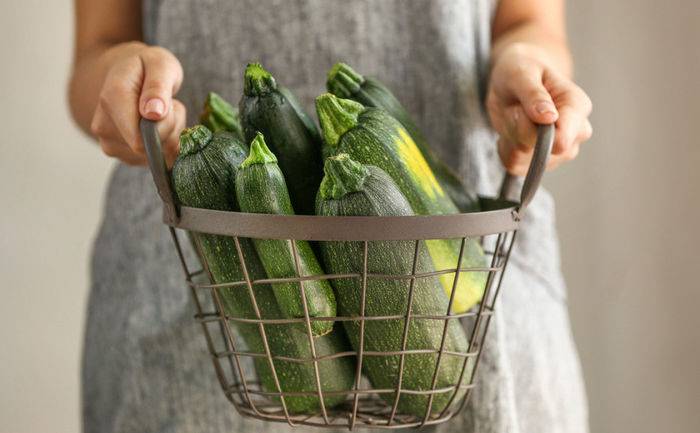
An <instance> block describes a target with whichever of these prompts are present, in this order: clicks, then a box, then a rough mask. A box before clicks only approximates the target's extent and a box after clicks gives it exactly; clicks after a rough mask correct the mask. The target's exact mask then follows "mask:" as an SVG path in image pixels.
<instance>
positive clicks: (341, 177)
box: [319, 153, 369, 200]
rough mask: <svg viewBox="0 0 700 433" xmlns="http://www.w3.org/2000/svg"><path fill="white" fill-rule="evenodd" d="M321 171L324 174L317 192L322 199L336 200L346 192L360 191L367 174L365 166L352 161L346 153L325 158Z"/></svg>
mask: <svg viewBox="0 0 700 433" xmlns="http://www.w3.org/2000/svg"><path fill="white" fill-rule="evenodd" d="M323 172H324V173H325V174H326V175H325V176H324V178H323V180H322V181H321V187H320V188H319V194H321V198H322V199H324V200H329V199H333V200H338V199H340V198H342V197H344V196H345V195H346V194H350V193H352V192H357V191H361V190H362V187H363V186H364V184H365V180H366V179H367V176H368V175H369V170H367V167H365V166H364V165H362V164H360V163H359V162H357V161H354V160H353V159H352V158H350V156H349V155H348V154H347V153H341V154H338V155H336V156H332V157H330V158H328V159H326V163H325V165H324V166H323Z"/></svg>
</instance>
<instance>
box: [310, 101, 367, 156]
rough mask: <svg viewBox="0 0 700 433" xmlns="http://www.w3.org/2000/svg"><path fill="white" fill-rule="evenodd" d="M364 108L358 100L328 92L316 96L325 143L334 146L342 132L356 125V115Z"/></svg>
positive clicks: (317, 110)
mask: <svg viewBox="0 0 700 433" xmlns="http://www.w3.org/2000/svg"><path fill="white" fill-rule="evenodd" d="M364 109H365V107H364V106H363V105H362V104H360V103H359V102H355V101H351V100H350V99H340V98H338V97H336V96H335V95H332V94H330V93H324V94H323V95H321V96H319V97H318V98H316V112H317V114H318V120H319V122H320V123H321V129H322V130H323V140H324V141H325V142H326V144H327V145H328V146H331V147H335V146H336V145H337V144H338V142H339V141H340V137H342V136H343V134H345V133H346V132H347V131H349V130H350V129H352V128H354V127H355V126H357V123H358V117H359V115H360V113H362V112H363V111H364Z"/></svg>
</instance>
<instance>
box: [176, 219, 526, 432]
mask: <svg viewBox="0 0 700 433" xmlns="http://www.w3.org/2000/svg"><path fill="white" fill-rule="evenodd" d="M170 232H171V236H172V238H173V241H174V245H175V247H176V250H177V253H178V257H179V258H180V262H181V264H182V267H183V270H184V273H185V277H186V281H187V285H188V286H189V287H190V289H191V292H192V295H193V297H194V299H195V307H196V309H197V313H196V315H195V319H196V320H197V321H198V322H199V323H200V324H201V326H202V329H203V330H204V334H205V338H206V342H207V346H208V350H209V352H210V354H211V355H212V360H213V362H214V366H215V371H216V374H217V377H218V379H219V382H220V384H221V386H222V389H223V391H224V393H225V395H226V397H227V398H228V399H229V400H230V401H231V402H232V403H233V405H234V406H235V407H236V409H237V410H238V411H239V412H240V413H242V414H244V415H248V416H252V417H255V418H258V419H261V420H268V421H278V422H286V423H287V424H289V425H290V426H299V425H305V426H316V427H328V426H334V427H347V428H349V429H354V428H355V427H357V426H361V427H371V428H410V427H423V426H428V425H434V424H440V423H442V422H445V421H447V420H449V419H450V418H452V417H453V416H454V415H455V414H457V413H459V412H460V411H461V410H462V408H463V407H464V406H465V404H466V403H467V402H468V400H469V397H470V395H471V391H472V389H473V388H474V386H475V384H474V374H475V372H476V369H477V366H478V363H479V360H480V357H481V352H482V350H481V349H482V347H483V344H484V339H485V336H486V333H487V330H488V326H489V323H490V319H491V316H492V315H493V313H494V311H495V301H496V299H497V295H498V292H499V290H500V287H501V283H502V280H503V274H504V271H505V267H506V264H507V261H508V257H509V255H510V251H511V249H512V245H513V241H514V239H515V233H516V232H515V231H510V232H503V233H498V234H495V235H490V236H486V237H484V238H482V239H481V241H482V243H487V242H484V239H488V238H490V237H495V238H496V239H495V240H494V242H493V249H491V250H487V249H485V252H486V254H487V256H488V257H490V259H491V260H490V263H489V265H488V266H486V267H478V268H464V267H462V259H463V256H464V249H465V244H466V243H467V242H468V241H469V240H470V239H471V238H468V237H463V238H461V240H460V251H459V256H458V259H457V263H456V264H455V268H450V269H440V270H431V271H429V272H422V273H421V272H417V263H418V256H419V254H420V251H421V248H422V247H423V244H424V241H423V240H415V241H414V242H413V258H412V260H413V261H412V264H411V274H408V275H388V274H371V273H368V272H367V266H368V265H367V262H368V258H369V257H368V256H369V248H368V245H369V242H368V241H363V242H362V254H363V257H362V270H361V272H359V273H353V274H324V275H315V276H306V275H300V272H299V269H300V266H299V256H298V251H297V248H296V242H294V241H292V240H287V241H288V242H289V245H290V249H291V250H292V253H293V256H294V258H295V268H296V272H297V275H296V276H294V277H288V278H265V279H257V280H251V279H250V277H249V274H248V270H247V266H246V261H245V257H244V255H243V254H244V253H243V250H242V248H241V245H240V243H241V241H240V239H239V238H238V237H233V239H234V242H235V245H236V250H237V253H238V258H239V264H240V266H241V268H242V270H243V276H244V279H243V280H241V281H231V282H227V283H219V284H214V283H213V282H212V281H213V279H212V278H211V274H210V273H209V269H208V266H207V263H206V260H201V259H200V260H198V262H200V264H201V268H199V267H197V269H196V270H194V271H193V270H191V269H193V268H194V267H193V266H191V264H189V263H187V260H186V259H185V254H184V252H183V250H182V242H181V241H180V239H179V236H178V233H177V231H176V229H174V228H172V227H171V228H170ZM193 239H194V244H195V248H196V249H197V250H199V249H200V248H201V245H200V244H199V241H198V237H197V236H195V237H193ZM198 256H199V257H202V255H201V254H200V253H199V252H198ZM468 272H485V273H487V278H486V285H485V290H484V295H483V298H482V301H481V302H480V303H479V304H477V306H475V307H473V308H472V309H470V310H469V311H467V312H463V313H454V312H452V304H453V302H454V297H455V293H456V290H454V289H455V287H457V284H458V281H459V278H460V276H461V275H463V274H465V273H468ZM446 273H450V274H454V276H455V277H454V280H453V290H452V292H451V295H450V297H449V303H448V309H447V311H445V312H444V314H423V315H417V314H413V313H412V308H413V295H414V292H413V289H414V283H415V281H416V280H417V279H420V278H436V277H438V276H440V275H443V274H446ZM202 276H206V277H207V278H206V280H207V281H206V282H199V281H197V280H198V277H199V279H200V280H201V277H202ZM343 278H358V279H359V280H360V281H361V287H362V290H361V295H360V296H361V298H360V308H361V314H360V316H337V317H327V318H324V317H310V316H309V314H308V306H307V305H306V298H305V296H303V293H304V283H305V282H306V281H310V280H321V279H326V280H335V279H343ZM371 279H394V280H408V282H409V290H408V301H407V309H406V312H405V313H404V314H396V315H386V316H365V307H366V289H367V283H368V280H371ZM280 282H296V283H298V284H299V289H300V292H301V294H302V299H303V300H304V302H303V306H304V313H305V314H304V317H303V318H284V319H263V318H262V315H261V313H260V309H259V307H258V304H257V301H256V299H255V292H254V290H253V287H254V286H255V285H258V284H272V283H280ZM231 287H245V288H246V290H247V294H248V296H250V299H251V302H252V304H253V309H254V310H255V318H242V317H233V316H230V315H228V314H227V313H226V311H225V308H224V303H223V301H222V300H221V297H222V294H221V292H220V291H221V290H222V289H226V288H231ZM206 298H209V299H208V300H207V299H206ZM207 306H208V307H207ZM399 319H403V320H404V323H403V335H402V339H401V346H400V347H397V350H394V351H384V352H379V351H368V350H365V349H364V339H365V331H364V329H365V322H367V321H371V320H382V321H386V320H399ZM465 319H471V320H472V322H473V323H472V324H471V325H467V324H465V326H466V327H467V328H468V330H469V334H468V336H469V338H468V340H469V341H468V349H467V351H466V352H458V351H450V350H447V349H446V348H445V342H446V336H447V329H448V325H449V321H451V320H460V321H462V322H465ZM316 320H332V321H334V322H338V323H336V326H340V325H341V323H340V322H344V321H356V322H359V326H360V335H359V341H360V343H359V345H358V348H357V350H348V351H344V352H340V353H333V354H330V355H325V356H317V354H316V349H315V342H314V337H313V336H312V333H311V321H316ZM411 320H436V321H442V322H443V327H442V335H441V339H440V345H439V347H437V348H434V349H407V347H406V346H407V341H408V336H409V329H410V327H409V324H410V322H411ZM235 323H249V324H257V325H258V329H259V332H260V337H261V340H262V341H263V345H264V349H265V350H264V353H256V352H251V351H248V350H247V349H246V350H244V349H243V348H242V347H241V346H244V345H245V344H241V343H242V342H241V341H237V337H236V333H235V331H234V329H233V327H235ZM293 323H301V324H304V325H305V329H306V333H307V337H308V341H309V345H310V346H309V347H310V348H311V357H308V358H295V357H288V356H282V355H278V354H272V353H271V350H270V347H269V344H268V340H267V335H266V332H265V325H274V326H280V325H285V324H293ZM232 324H234V325H232ZM411 354H436V355H437V360H436V362H435V369H434V371H433V373H432V383H431V387H430V389H426V390H415V389H406V388H402V383H403V370H404V369H403V367H404V362H405V357H406V355H411ZM397 355H398V356H399V357H400V361H399V370H398V378H397V383H396V386H395V387H394V388H384V389H375V388H372V387H371V386H365V387H363V375H362V367H363V360H364V359H365V357H367V356H397ZM348 356H352V357H355V360H356V361H355V362H356V364H355V366H356V370H355V372H354V384H353V386H352V389H348V390H342V391H324V390H323V389H322V386H321V380H320V375H319V369H318V362H319V361H323V360H329V359H334V358H339V357H348ZM445 356H456V357H461V358H462V359H463V361H462V366H461V371H460V374H459V378H458V380H457V381H456V383H454V384H452V385H451V386H447V387H442V388H438V387H437V385H438V383H437V382H438V373H439V371H440V370H439V369H440V365H441V361H442V359H443V357H445ZM253 358H265V359H266V360H267V362H268V365H269V366H270V370H271V371H272V375H273V379H274V383H275V388H276V389H275V390H272V391H271V390H263V389H262V386H261V384H260V383H259V382H258V380H257V379H256V377H255V370H254V368H253V366H252V364H251V363H250V362H248V363H246V362H245V359H253ZM277 360H279V361H288V362H297V363H306V364H312V365H313V367H314V374H315V380H316V384H315V385H316V386H315V390H309V391H303V392H302V391H297V392H285V391H283V390H282V388H281V385H280V381H279V378H278V372H277V370H276V366H275V361H277ZM470 361H471V362H470ZM470 365H471V367H470ZM461 390H464V391H465V392H464V393H462V394H461V395H460V391H461ZM442 393H450V398H449V400H448V403H447V404H446V405H445V407H444V408H443V409H442V410H441V411H440V412H439V413H438V414H437V415H436V414H435V413H434V411H433V401H434V398H435V396H436V395H438V394H442ZM339 394H340V395H345V396H347V397H348V399H347V401H346V402H345V403H343V404H341V405H339V406H337V407H334V408H326V406H325V404H324V396H328V395H339ZM380 394H393V395H394V402H393V404H391V405H388V404H387V403H386V402H385V401H384V400H383V399H381V398H379V395H380ZM402 394H415V395H426V396H428V403H427V405H426V410H425V413H424V415H423V416H422V417H416V416H414V415H406V414H401V413H399V412H398V403H399V399H400V397H401V395H402ZM302 395H303V396H310V395H314V396H316V397H318V401H319V406H320V407H319V410H318V411H317V412H316V413H313V414H293V413H291V412H290V411H289V410H288V408H287V404H286V402H285V397H291V396H302Z"/></svg>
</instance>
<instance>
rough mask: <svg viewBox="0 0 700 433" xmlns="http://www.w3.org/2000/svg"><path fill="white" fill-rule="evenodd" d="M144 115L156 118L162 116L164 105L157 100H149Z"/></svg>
mask: <svg viewBox="0 0 700 433" xmlns="http://www.w3.org/2000/svg"><path fill="white" fill-rule="evenodd" d="M144 110H145V111H146V113H145V114H155V115H157V116H162V115H163V114H165V103H164V102H163V101H162V100H161V99H159V98H153V99H149V100H148V101H147V102H146V107H145V108H144Z"/></svg>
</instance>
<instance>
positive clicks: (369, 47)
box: [70, 0, 591, 433]
mask: <svg viewBox="0 0 700 433" xmlns="http://www.w3.org/2000/svg"><path fill="white" fill-rule="evenodd" d="M563 8H564V6H563V0H502V1H500V2H496V1H495V0H491V1H489V0H472V1H468V0H460V1H456V0H431V1H427V0H426V1H418V0H415V1H405V0H383V1H370V0H362V1H354V2H346V1H328V0H295V1H274V0H250V1H249V0H239V1H224V0H207V1H196V2H195V1H187V0H167V1H162V0H143V2H142V1H139V0H128V1H125V0H104V1H102V2H94V1H90V0H77V46H76V57H75V66H74V72H73V77H72V80H71V85H70V100H71V108H72V111H73V115H74V117H75V119H76V121H77V122H78V124H79V125H80V126H81V127H82V128H83V129H84V130H85V131H87V132H88V133H90V134H92V135H93V136H94V137H95V138H96V139H97V140H98V141H99V143H100V146H101V147H102V149H103V151H104V153H106V154H107V155H109V156H111V157H114V158H117V159H118V160H119V161H121V162H123V163H124V164H120V165H119V166H118V167H117V169H116V170H115V172H114V174H113V176H112V179H111V183H110V186H109V190H108V194H107V199H106V212H105V217H104V221H103V224H102V228H101V230H100V234H99V236H98V239H97V241H96V243H95V250H94V257H93V263H92V278H93V285H92V291H91V294H90V301H89V309H88V321H87V332H86V342H85V354H84V358H83V400H84V404H83V415H84V428H85V431H87V432H101V433H106V432H116V431H119V432H131V431H134V432H143V431H149V432H166V431H167V432H190V431H191V432H224V431H228V432H232V431H236V432H243V431H248V430H249V429H265V430H267V431H277V430H278V429H282V428H285V427H284V426H283V425H269V424H265V425H264V424H259V421H250V420H245V419H243V418H241V417H240V416H238V415H237V414H236V413H235V412H234V411H233V409H232V407H231V406H230V404H229V403H228V402H227V401H226V399H225V398H223V396H222V395H221V391H220V389H219V386H218V383H217V382H216V378H215V375H214V372H213V371H212V368H211V366H210V361H209V358H208V355H207V354H206V352H205V349H204V339H203V338H202V336H201V335H200V332H201V330H200V329H199V328H198V327H197V325H196V324H195V323H194V321H193V320H192V314H193V311H194V310H193V306H192V305H191V304H190V299H189V297H188V294H187V293H186V291H185V290H177V289H175V288H177V287H181V282H180V277H181V274H180V269H179V265H178V263H177V258H176V256H175V255H174V253H173V251H172V249H171V245H170V239H169V237H168V233H167V231H166V229H165V228H164V227H163V226H162V224H161V222H160V202H159V200H158V198H157V196H156V195H155V192H154V188H153V186H152V181H151V178H150V174H149V173H148V171H147V170H145V169H144V168H143V167H142V166H143V165H144V164H145V162H146V158H145V156H144V150H143V144H142V142H141V139H140V138H139V129H138V120H139V118H140V116H143V117H146V118H148V119H151V120H157V121H159V126H158V128H159V132H160V135H161V137H162V140H163V143H164V146H165V151H166V154H167V159H168V161H169V162H172V161H173V159H174V158H175V156H176V154H177V151H178V134H179V132H180V130H181V129H182V128H183V127H184V126H185V125H186V124H188V123H189V124H191V123H193V122H194V119H195V118H196V115H197V111H198V109H199V106H200V104H201V101H202V98H203V97H204V95H205V94H206V93H207V92H208V91H210V90H213V91H216V92H218V93H220V94H222V95H224V96H225V97H227V98H229V99H230V100H233V101H236V100H237V98H238V97H239V95H240V94H241V90H242V79H241V78H242V71H243V67H244V65H245V64H246V63H247V62H249V61H261V62H262V63H263V64H264V65H265V66H266V67H267V68H268V69H269V70H271V71H272V72H273V73H275V74H276V75H277V78H278V79H279V80H280V81H281V82H283V83H284V84H285V85H286V86H288V87H290V88H291V89H293V90H294V91H295V93H296V94H297V95H298V96H299V97H300V99H301V100H302V102H303V103H304V104H305V105H306V106H307V109H309V111H311V112H313V105H312V104H313V98H314V97H315V96H316V95H317V94H319V93H320V92H321V91H322V90H323V89H322V84H321V83H323V80H324V77H325V75H324V74H325V71H327V70H328V68H329V67H330V66H331V65H332V64H333V63H334V62H335V61H337V60H343V61H346V62H348V63H350V64H351V65H353V66H355V67H356V68H357V69H358V70H359V71H362V72H364V73H367V74H372V75H377V76H379V77H380V78H381V79H382V80H383V81H385V82H386V83H387V84H388V85H389V87H390V88H392V89H394V90H395V91H396V93H397V94H398V96H399V99H400V100H401V101H402V102H404V103H405V105H407V107H408V109H409V111H410V112H411V113H413V114H414V115H415V116H416V119H417V121H418V123H419V125H420V126H421V127H422V128H423V130H424V132H425V134H426V135H427V137H428V138H429V139H430V142H431V143H433V146H434V147H435V148H436V149H437V152H438V153H439V154H440V155H441V156H442V157H443V158H444V159H445V160H447V161H449V162H450V163H451V164H452V165H454V168H455V169H457V170H458V171H459V172H460V173H461V175H462V176H464V177H465V178H466V179H467V180H468V181H469V182H471V183H472V184H474V185H476V186H477V187H478V190H479V191H480V192H481V193H482V194H487V195H488V194H491V195H493V194H495V192H496V191H497V187H498V185H499V183H500V181H501V179H502V177H503V167H504V166H505V168H506V169H507V170H508V171H509V172H511V173H513V174H519V175H522V174H524V173H525V171H526V169H527V166H528V163H529V160H530V158H531V154H532V148H533V145H534V140H535V124H547V123H552V122H556V127H557V130H556V141H555V145H554V150H553V152H552V156H551V159H550V168H553V167H555V166H557V165H559V164H560V163H562V162H564V161H568V160H571V159H573V158H574V157H575V156H576V154H577V153H578V150H579V146H580V144H581V143H582V142H584V141H586V140H587V139H588V138H589V137H590V135H591V126H590V123H589V122H588V116H589V114H590V111H591V103H590V100H589V99H588V97H587V96H586V95H585V93H584V92H583V91H582V90H581V89H580V88H579V87H577V86H576V84H574V83H573V81H572V80H571V69H572V66H571V60H570V56H569V51H568V48H567V44H566V36H565V29H564V12H563ZM499 157H500V158H499ZM499 159H500V162H499ZM499 302H500V304H499V314H498V315H496V319H495V322H494V326H492V327H491V330H490V336H489V343H488V344H487V345H486V347H485V349H484V350H485V354H484V357H483V358H482V364H481V367H480V370H479V377H478V378H477V380H478V382H479V388H478V391H477V392H476V393H475V395H474V398H473V400H472V401H471V403H470V405H469V406H468V409H467V410H465V411H464V413H463V414H461V415H460V416H459V418H458V419H457V420H454V421H451V422H450V423H449V424H446V425H442V426H440V427H439V429H441V430H444V431H448V429H450V431H453V430H452V429H455V428H459V429H460V430H459V431H465V432H472V431H475V432H480V433H484V432H494V433H495V432H498V433H504V432H523V433H531V432H538V433H547V432H567V433H578V432H586V431H587V419H586V415H587V414H586V402H585V395H584V391H583V386H582V381H581V375H580V369H579V364H578V359H577V356H576V352H575V348H574V346H573V343H572V340H571V333H570V329H569V321H568V316H567V309H566V304H565V288H564V282H563V280H562V277H561V274H560V270H559V258H558V250H557V240H556V234H555V232H554V221H553V205H552V200H551V198H550V196H549V195H548V194H547V193H546V192H540V193H539V194H538V196H537V198H536V199H535V201H534V203H533V204H532V205H531V207H530V208H529V209H528V212H527V214H526V218H525V221H524V228H523V230H522V234H521V236H520V237H519V238H518V242H517V244H516V248H515V250H514V253H513V257H512V261H511V266H509V272H508V274H507V277H506V280H505V282H504V290H503V295H502V298H501V300H500V301H499Z"/></svg>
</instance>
